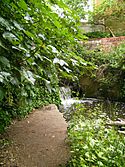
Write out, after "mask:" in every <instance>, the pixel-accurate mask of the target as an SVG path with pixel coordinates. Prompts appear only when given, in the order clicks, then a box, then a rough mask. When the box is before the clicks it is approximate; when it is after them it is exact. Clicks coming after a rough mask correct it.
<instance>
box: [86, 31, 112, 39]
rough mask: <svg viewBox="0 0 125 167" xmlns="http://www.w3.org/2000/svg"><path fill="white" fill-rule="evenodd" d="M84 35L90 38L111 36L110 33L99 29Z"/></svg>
mask: <svg viewBox="0 0 125 167" xmlns="http://www.w3.org/2000/svg"><path fill="white" fill-rule="evenodd" d="M85 35H86V36H87V37H88V38H90V39H91V38H106V37H111V34H109V33H108V32H101V31H95V32H88V33H86V34H85Z"/></svg>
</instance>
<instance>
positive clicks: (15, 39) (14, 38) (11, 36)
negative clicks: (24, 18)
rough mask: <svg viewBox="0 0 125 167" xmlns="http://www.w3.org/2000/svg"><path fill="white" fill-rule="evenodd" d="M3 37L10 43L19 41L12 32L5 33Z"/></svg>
mask: <svg viewBox="0 0 125 167" xmlns="http://www.w3.org/2000/svg"><path fill="white" fill-rule="evenodd" d="M3 37H4V38H5V39H8V40H9V41H10V42H13V41H18V38H17V37H16V36H15V35H14V34H12V33H10V32H4V33H3Z"/></svg>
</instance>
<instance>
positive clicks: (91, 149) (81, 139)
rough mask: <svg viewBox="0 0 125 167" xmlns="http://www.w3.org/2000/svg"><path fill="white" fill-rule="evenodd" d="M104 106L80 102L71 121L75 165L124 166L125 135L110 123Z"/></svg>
mask: <svg viewBox="0 0 125 167" xmlns="http://www.w3.org/2000/svg"><path fill="white" fill-rule="evenodd" d="M107 119H108V118H107V117H106V115H105V114H104V113H103V111H102V107H101V106H95V107H94V108H90V107H89V108H88V107H84V106H83V105H77V106H76V107H75V111H74V113H73V115H72V119H71V120H70V123H69V130H68V136H69V142H70V144H71V155H72V156H71V160H70V162H69V164H68V166H71V167H81V166H82V167H94V166H98V167H101V166H102V167H106V166H108V167H112V166H117V167H122V166H124V162H125V150H124V147H125V137H124V136H123V135H120V134H118V133H117V131H116V130H114V129H113V127H107V126H106V121H107Z"/></svg>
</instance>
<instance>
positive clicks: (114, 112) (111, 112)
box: [59, 87, 125, 120]
mask: <svg viewBox="0 0 125 167" xmlns="http://www.w3.org/2000/svg"><path fill="white" fill-rule="evenodd" d="M60 97H61V106H60V107H59V109H60V111H61V112H63V113H64V116H65V115H67V116H68V115H70V112H71V109H70V108H71V107H72V106H73V104H79V103H81V104H85V105H88V106H89V105H90V106H92V105H95V104H101V106H102V110H103V112H104V113H106V114H107V115H108V117H109V118H110V119H111V120H118V119H125V103H120V102H111V101H109V100H99V99H95V98H86V99H82V100H80V99H78V98H75V97H72V91H71V89H70V87H61V88H60Z"/></svg>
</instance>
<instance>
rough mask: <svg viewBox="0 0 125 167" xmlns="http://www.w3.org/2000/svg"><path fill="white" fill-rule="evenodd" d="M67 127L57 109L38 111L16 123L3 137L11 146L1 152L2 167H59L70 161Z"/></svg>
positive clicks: (48, 108)
mask: <svg viewBox="0 0 125 167" xmlns="http://www.w3.org/2000/svg"><path fill="white" fill-rule="evenodd" d="M66 131H67V124H66V122H65V120H64V118H63V116H62V114H61V113H59V111H58V109H57V107H56V106H55V105H49V106H46V107H43V108H42V109H38V110H35V111H34V112H32V113H31V114H30V115H29V116H28V117H27V118H26V119H24V120H21V121H15V122H14V123H13V124H12V125H11V126H10V127H9V128H8V129H7V131H6V133H5V134H4V137H6V138H7V140H9V141H10V142H11V144H9V146H7V147H6V148H4V149H2V150H1V151H0V160H1V163H0V164H1V165H0V166H2V167H58V166H60V165H61V166H63V165H64V164H66V162H67V161H68V159H69V156H70V154H69V148H68V145H67V144H66V140H65V139H66V137H67V134H66Z"/></svg>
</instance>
